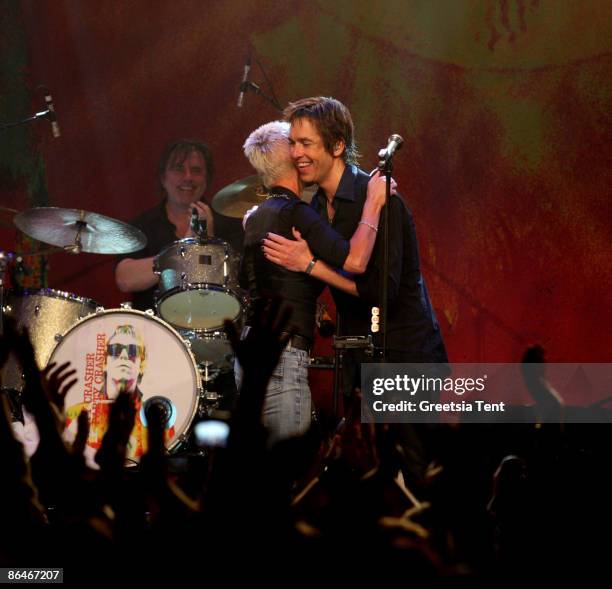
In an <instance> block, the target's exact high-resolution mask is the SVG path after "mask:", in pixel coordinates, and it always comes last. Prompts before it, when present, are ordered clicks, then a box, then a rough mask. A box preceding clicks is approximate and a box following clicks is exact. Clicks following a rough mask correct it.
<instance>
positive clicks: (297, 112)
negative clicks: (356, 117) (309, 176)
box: [283, 96, 359, 164]
mask: <svg viewBox="0 0 612 589" xmlns="http://www.w3.org/2000/svg"><path fill="white" fill-rule="evenodd" d="M283 117H284V118H285V120H286V121H289V122H290V123H293V122H294V121H295V120H297V119H309V120H310V121H312V122H313V124H314V125H315V127H316V128H317V131H318V132H319V135H321V138H322V139H323V145H324V146H325V150H326V151H327V152H328V153H330V154H332V155H333V154H334V146H335V145H336V144H337V143H338V141H340V140H342V141H344V152H343V153H342V158H343V159H344V162H345V163H346V164H356V163H357V160H358V159H359V152H358V151H357V145H356V143H355V126H354V125H353V119H352V117H351V113H350V112H349V109H348V108H346V106H344V104H342V103H341V102H340V101H339V100H336V99H335V98H329V97H327V96H313V97H311V98H302V99H301V100H296V101H295V102H290V103H289V104H288V105H287V107H286V108H285V110H284V111H283Z"/></svg>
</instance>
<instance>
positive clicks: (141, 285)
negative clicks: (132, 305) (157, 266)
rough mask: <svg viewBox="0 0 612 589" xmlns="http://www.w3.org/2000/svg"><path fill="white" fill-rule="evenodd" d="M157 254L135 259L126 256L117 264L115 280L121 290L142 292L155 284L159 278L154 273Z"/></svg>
mask: <svg viewBox="0 0 612 589" xmlns="http://www.w3.org/2000/svg"><path fill="white" fill-rule="evenodd" d="M154 259H155V256H151V257H149V258H142V259H140V260H135V259H134V258H124V259H123V260H121V261H120V262H119V263H118V264H117V266H115V282H116V283H117V288H119V290H120V291H121V292H140V291H142V290H147V288H151V287H152V286H155V285H156V284H157V282H158V280H159V277H158V276H157V274H154V273H153V260H154Z"/></svg>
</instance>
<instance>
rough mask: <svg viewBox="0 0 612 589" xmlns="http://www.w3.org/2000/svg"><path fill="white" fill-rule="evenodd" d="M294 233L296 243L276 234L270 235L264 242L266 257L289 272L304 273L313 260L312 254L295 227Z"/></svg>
mask: <svg viewBox="0 0 612 589" xmlns="http://www.w3.org/2000/svg"><path fill="white" fill-rule="evenodd" d="M292 231H293V236H294V237H295V241H294V240H292V239H286V238H285V237H282V236H281V235H277V234H276V233H268V234H267V237H266V239H264V240H263V250H264V256H266V258H267V259H268V260H270V261H271V262H274V263H275V264H277V265H278V266H282V267H283V268H286V269H287V270H291V271H292V272H304V271H305V270H306V268H307V267H308V264H310V261H311V260H312V257H313V256H312V252H311V251H310V248H309V247H308V243H307V242H306V241H305V240H303V239H302V235H301V234H300V232H299V231H298V230H297V229H296V228H295V227H293V228H292Z"/></svg>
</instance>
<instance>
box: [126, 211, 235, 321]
mask: <svg viewBox="0 0 612 589" xmlns="http://www.w3.org/2000/svg"><path fill="white" fill-rule="evenodd" d="M213 219H214V224H215V227H214V229H215V236H217V237H219V238H220V239H224V240H225V241H227V242H228V243H229V244H230V246H231V247H232V249H233V250H234V252H236V253H241V252H242V240H243V236H244V233H243V231H242V220H241V219H233V218H229V217H225V216H223V215H219V214H218V213H217V212H216V211H215V210H214V209H213ZM130 225H133V226H134V227H137V228H138V229H140V230H141V231H142V232H143V233H144V234H145V236H146V238H147V245H146V246H145V247H144V248H143V249H141V250H139V251H137V252H134V253H131V254H126V255H124V256H121V257H120V258H119V259H118V262H119V261H121V260H123V259H125V258H131V259H133V260H141V259H142V258H149V257H151V256H156V255H157V254H159V253H160V252H161V251H162V250H163V249H164V248H165V247H167V246H169V245H170V244H171V243H174V242H175V241H177V240H178V239H179V238H178V237H177V236H176V227H175V226H174V225H173V224H172V223H171V222H170V221H169V220H168V215H167V213H166V200H165V199H164V200H162V201H161V202H160V203H159V204H157V205H155V206H154V207H153V208H151V209H149V210H148V211H145V212H144V213H143V214H142V215H140V216H139V217H137V218H136V219H134V220H132V221H130ZM156 290H157V286H152V287H151V288H148V289H147V290H143V291H141V292H135V293H133V298H132V305H133V307H134V309H139V310H140V311H146V310H147V309H153V308H154V305H155V291H156Z"/></svg>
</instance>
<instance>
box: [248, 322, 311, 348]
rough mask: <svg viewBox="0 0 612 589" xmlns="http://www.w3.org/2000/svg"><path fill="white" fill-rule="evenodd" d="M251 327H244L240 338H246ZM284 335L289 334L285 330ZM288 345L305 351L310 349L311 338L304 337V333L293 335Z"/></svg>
mask: <svg viewBox="0 0 612 589" xmlns="http://www.w3.org/2000/svg"><path fill="white" fill-rule="evenodd" d="M250 329H251V326H250V325H245V326H244V327H243V328H242V335H241V336H240V339H244V338H245V337H246V336H247V334H248V333H249V330H250ZM282 335H288V332H286V331H283V333H282ZM287 345H288V346H291V347H292V348H295V349H296V350H303V351H305V352H308V351H310V340H309V339H308V338H307V337H304V336H303V335H297V334H295V335H292V336H291V337H290V338H289V341H288V342H287Z"/></svg>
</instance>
